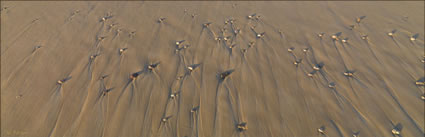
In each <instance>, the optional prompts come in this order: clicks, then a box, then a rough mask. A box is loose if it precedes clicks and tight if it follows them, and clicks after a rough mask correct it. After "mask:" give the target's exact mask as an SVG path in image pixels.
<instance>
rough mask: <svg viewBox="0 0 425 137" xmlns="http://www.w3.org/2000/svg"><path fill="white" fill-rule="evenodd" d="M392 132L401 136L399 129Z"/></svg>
mask: <svg viewBox="0 0 425 137" xmlns="http://www.w3.org/2000/svg"><path fill="white" fill-rule="evenodd" d="M391 132H392V133H393V134H394V135H400V131H398V130H397V129H393V130H391Z"/></svg>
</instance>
